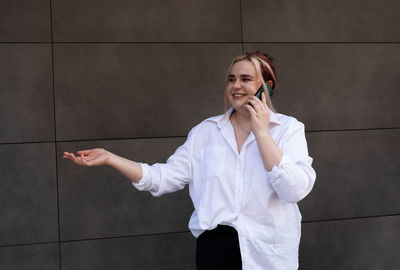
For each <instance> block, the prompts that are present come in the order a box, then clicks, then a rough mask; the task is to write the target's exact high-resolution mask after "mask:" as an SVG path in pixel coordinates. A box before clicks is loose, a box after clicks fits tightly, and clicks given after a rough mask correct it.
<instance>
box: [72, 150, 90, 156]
mask: <svg viewBox="0 0 400 270" xmlns="http://www.w3.org/2000/svg"><path fill="white" fill-rule="evenodd" d="M92 151H93V149H87V150H80V151H77V152H76V153H77V154H78V155H81V154H83V155H85V156H87V155H89V154H90V152H92Z"/></svg>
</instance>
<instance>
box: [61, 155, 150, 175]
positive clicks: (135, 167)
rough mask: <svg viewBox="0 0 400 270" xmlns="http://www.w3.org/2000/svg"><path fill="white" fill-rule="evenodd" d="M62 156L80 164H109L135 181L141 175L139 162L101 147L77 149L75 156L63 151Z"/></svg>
mask: <svg viewBox="0 0 400 270" xmlns="http://www.w3.org/2000/svg"><path fill="white" fill-rule="evenodd" d="M63 158H65V159H69V160H72V161H73V162H75V163H76V164H78V165H81V166H89V167H90V166H102V165H109V166H111V167H113V168H114V169H116V170H117V171H119V172H120V173H122V174H123V175H125V176H126V177H127V178H128V179H130V180H131V181H133V182H135V183H138V182H139V180H140V179H141V178H142V176H143V172H142V168H141V166H140V164H139V163H137V162H135V161H132V160H129V159H126V158H123V157H120V156H117V155H115V154H113V153H111V152H109V151H107V150H105V149H102V148H95V149H88V150H82V151H78V152H77V153H76V156H75V155H74V153H69V152H64V155H63Z"/></svg>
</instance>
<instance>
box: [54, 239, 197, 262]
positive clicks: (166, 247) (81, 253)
mask: <svg viewBox="0 0 400 270" xmlns="http://www.w3.org/2000/svg"><path fill="white" fill-rule="evenodd" d="M194 239H195V238H194V237H193V236H192V235H191V234H190V233H176V234H163V235H151V236H138V237H124V238H115V239H101V240H90V241H79V242H70V243H62V247H61V250H62V254H61V256H62V265H61V269H63V270H70V269H71V270H72V269H85V270H92V269H93V270H94V269H96V270H103V269H104V270H109V269H114V270H120V269H121V270H122V269H146V270H153V269H154V270H158V269H163V270H164V269H165V270H169V269H171V270H172V269H174V270H175V269H185V270H186V269H187V270H191V269H195V259H194V254H195V247H196V242H195V241H194Z"/></svg>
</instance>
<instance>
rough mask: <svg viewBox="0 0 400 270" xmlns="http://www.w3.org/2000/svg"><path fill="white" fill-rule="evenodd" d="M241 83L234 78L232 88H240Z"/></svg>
mask: <svg viewBox="0 0 400 270" xmlns="http://www.w3.org/2000/svg"><path fill="white" fill-rule="evenodd" d="M240 88H241V85H240V81H239V80H236V81H235V83H234V84H233V89H240Z"/></svg>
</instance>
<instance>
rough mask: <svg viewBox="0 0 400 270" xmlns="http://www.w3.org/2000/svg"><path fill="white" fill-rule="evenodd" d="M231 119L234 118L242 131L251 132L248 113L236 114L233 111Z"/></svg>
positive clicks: (236, 112)
mask: <svg viewBox="0 0 400 270" xmlns="http://www.w3.org/2000/svg"><path fill="white" fill-rule="evenodd" d="M232 117H234V118H235V121H236V123H238V125H239V126H240V128H242V129H243V130H245V131H247V132H250V130H251V123H250V114H249V113H248V112H245V113H244V112H238V111H236V110H235V111H233V113H232Z"/></svg>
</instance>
